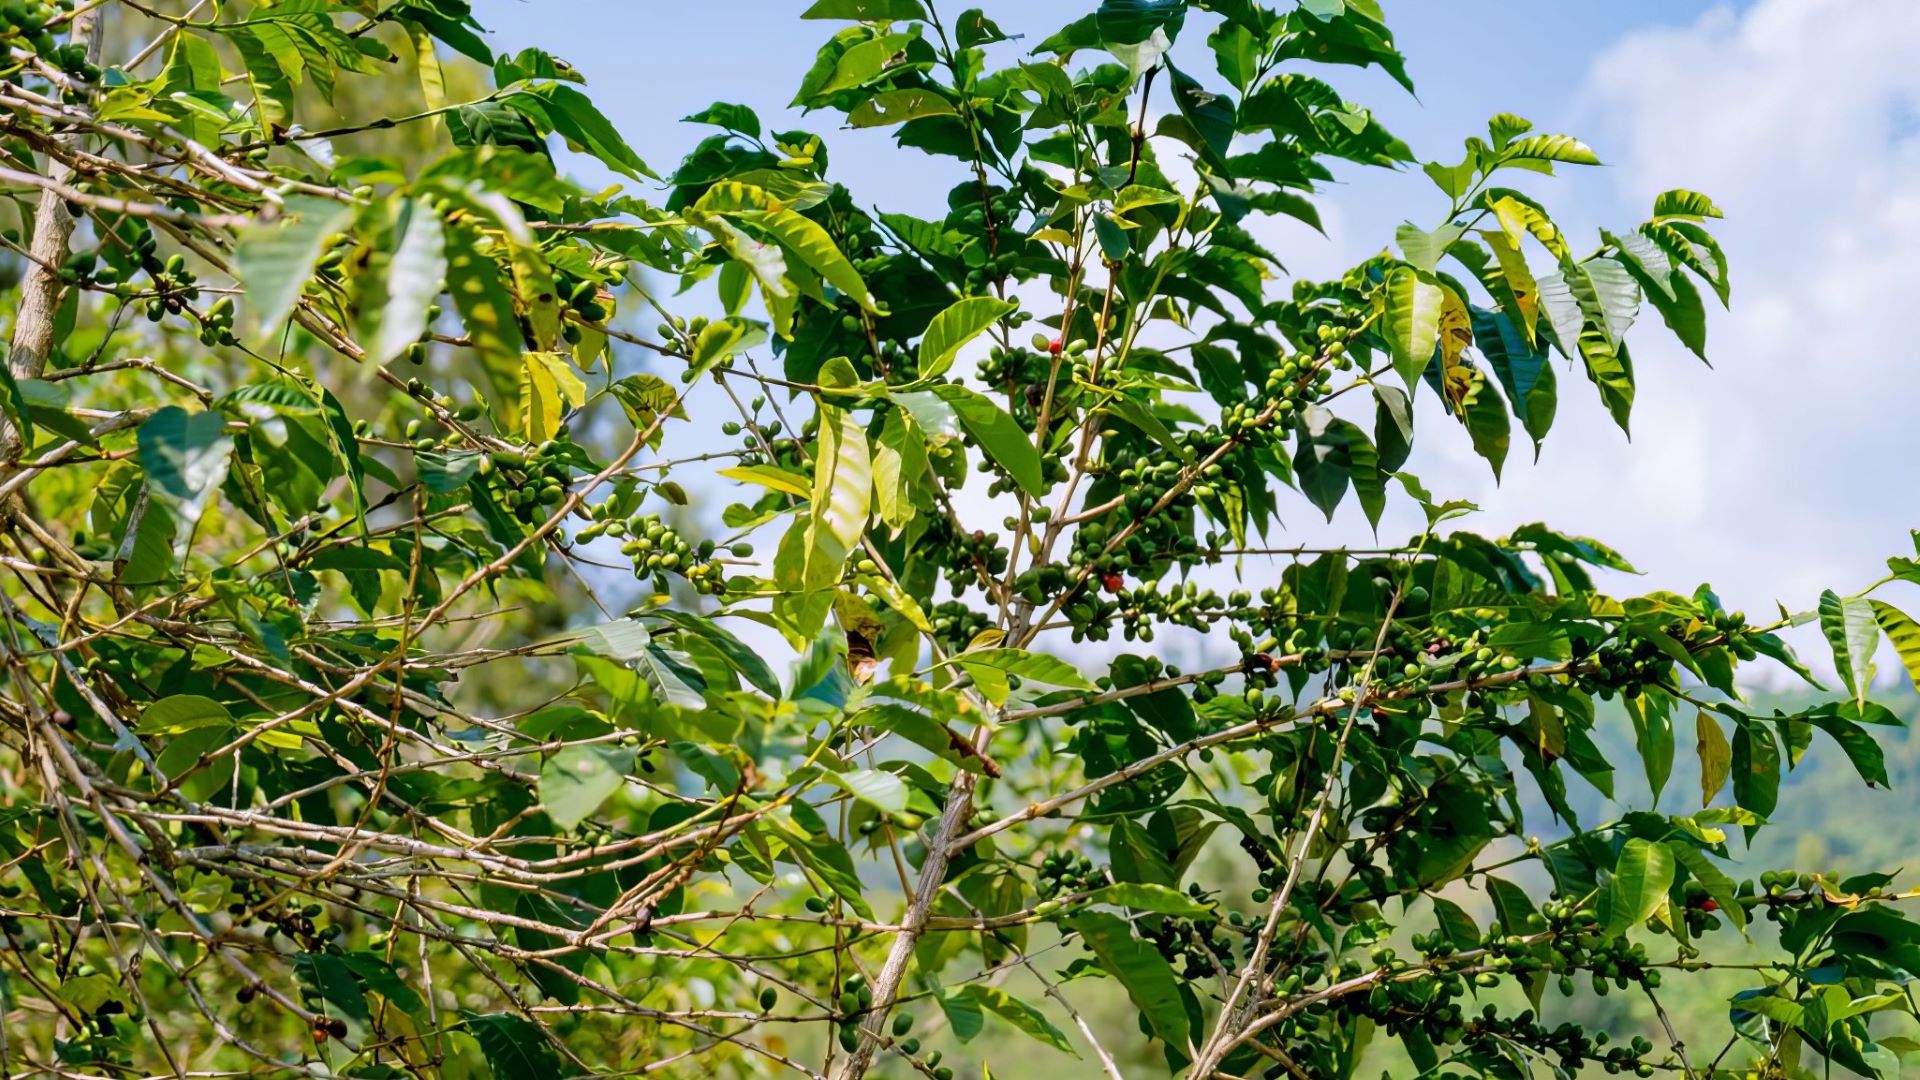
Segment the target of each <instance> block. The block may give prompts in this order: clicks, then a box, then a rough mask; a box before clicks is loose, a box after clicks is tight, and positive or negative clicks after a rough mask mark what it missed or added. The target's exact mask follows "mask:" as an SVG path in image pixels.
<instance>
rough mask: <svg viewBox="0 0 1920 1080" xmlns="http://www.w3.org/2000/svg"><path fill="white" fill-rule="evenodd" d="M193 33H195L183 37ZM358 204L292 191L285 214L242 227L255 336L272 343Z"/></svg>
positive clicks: (238, 270)
mask: <svg viewBox="0 0 1920 1080" xmlns="http://www.w3.org/2000/svg"><path fill="white" fill-rule="evenodd" d="M183 36H191V35H183ZM352 217H353V207H352V205H351V204H348V203H344V202H335V201H334V200H332V199H322V198H318V197H316V196H310V195H290V196H288V197H287V200H286V208H285V209H284V210H283V211H282V212H281V214H280V217H279V218H278V219H277V220H275V221H272V222H257V223H255V224H251V225H248V226H247V227H246V228H245V229H242V230H241V231H240V237H239V239H238V240H236V241H235V242H234V248H233V276H234V277H235V278H237V279H239V281H240V286H241V288H242V289H243V290H245V295H246V299H247V301H248V307H249V309H250V310H251V312H252V315H253V320H252V321H253V327H254V336H255V337H256V338H257V339H258V340H260V341H263V342H265V343H266V344H268V345H270V346H271V345H273V344H275V343H274V342H272V341H271V340H270V339H271V338H272V336H273V335H274V334H275V333H276V332H277V331H278V330H279V329H280V324H281V323H283V322H285V321H286V318H287V313H288V312H290V311H292V310H293V306H294V304H295V303H296V302H297V301H298V300H299V299H300V290H301V288H302V287H304V286H305V285H306V283H307V279H308V278H309V277H312V276H313V267H314V264H315V263H316V262H318V261H319V260H320V253H321V252H322V251H324V250H325V249H326V246H327V241H328V240H329V239H330V238H332V237H333V236H335V235H337V234H339V233H340V232H341V231H342V230H344V229H345V228H346V227H347V222H348V221H349V220H350V219H351V218H352Z"/></svg>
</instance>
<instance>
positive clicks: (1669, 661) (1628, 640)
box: [1574, 634, 1673, 701]
mask: <svg viewBox="0 0 1920 1080" xmlns="http://www.w3.org/2000/svg"><path fill="white" fill-rule="evenodd" d="M1574 656H1575V658H1576V659H1579V660H1580V661H1582V663H1581V665H1580V668H1579V671H1580V682H1581V683H1582V685H1584V686H1586V687H1587V688H1588V689H1591V690H1592V691H1593V692H1594V694H1595V695H1597V696H1598V697H1599V698H1600V699H1601V700H1602V701H1611V700H1613V696H1614V694H1615V693H1618V694H1619V695H1620V696H1622V697H1627V698H1635V697H1639V696H1640V692H1641V689H1642V688H1643V687H1645V686H1646V685H1647V684H1648V683H1657V682H1660V681H1662V680H1663V679H1664V678H1665V677H1666V676H1668V675H1669V674H1670V673H1671V672H1672V670H1673V658H1672V657H1671V656H1669V655H1668V654H1667V653H1666V651H1665V650H1663V649H1661V648H1660V646H1658V645H1656V644H1654V642H1653V641H1652V640H1651V639H1649V638H1647V637H1644V636H1639V635H1629V634H1621V635H1620V636H1618V637H1614V638H1610V639H1608V640H1607V641H1604V642H1602V643H1601V644H1600V646H1599V647H1598V648H1597V649H1594V650H1593V652H1592V653H1591V654H1585V655H1583V654H1582V652H1581V648H1580V646H1579V644H1577V643H1576V645H1575V647H1574Z"/></svg>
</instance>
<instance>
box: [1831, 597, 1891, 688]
mask: <svg viewBox="0 0 1920 1080" xmlns="http://www.w3.org/2000/svg"><path fill="white" fill-rule="evenodd" d="M1819 612H1820V632H1821V633H1823V634H1825V635H1826V637H1827V644H1828V645H1831V646H1832V647H1833V666H1834V670H1835V671H1837V672H1838V673H1839V675H1840V681H1841V683H1842V684H1844V685H1845V686H1846V688H1847V689H1848V690H1850V691H1852V692H1853V700H1854V704H1856V705H1859V704H1862V703H1863V702H1865V700H1866V694H1867V686H1868V685H1869V684H1870V683H1872V681H1873V654H1874V652H1875V651H1876V650H1877V649H1879V647H1880V625H1879V623H1877V622H1876V621H1874V608H1873V605H1872V604H1870V603H1868V602H1867V601H1866V600H1864V599H1861V598H1860V597H1857V596H1855V597H1849V598H1847V599H1845V600H1842V599H1841V598H1840V597H1839V596H1837V595H1835V594H1834V591H1833V590H1832V589H1828V590H1827V591H1825V592H1823V593H1821V594H1820V605H1819Z"/></svg>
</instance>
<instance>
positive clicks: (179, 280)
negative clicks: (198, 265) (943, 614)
mask: <svg viewBox="0 0 1920 1080" xmlns="http://www.w3.org/2000/svg"><path fill="white" fill-rule="evenodd" d="M141 261H142V262H143V263H144V264H145V269H146V271H147V273H148V274H149V275H151V276H152V278H153V288H154V291H155V293H157V295H156V296H154V297H153V299H151V300H148V301H147V321H148V322H159V321H160V320H161V319H164V318H166V317H167V316H168V315H178V314H180V313H181V312H182V311H185V310H186V307H187V305H188V304H190V303H192V302H193V301H195V300H198V299H200V286H199V285H197V284H195V283H194V280H195V279H194V275H193V271H192V270H189V269H188V268H187V257H186V256H185V255H182V254H180V253H179V252H175V253H174V254H172V255H169V256H167V261H166V262H164V263H162V262H160V261H159V260H158V259H156V258H155V257H154V256H153V255H151V254H143V255H142V257H141Z"/></svg>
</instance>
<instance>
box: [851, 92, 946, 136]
mask: <svg viewBox="0 0 1920 1080" xmlns="http://www.w3.org/2000/svg"><path fill="white" fill-rule="evenodd" d="M952 115H954V108H953V103H952V102H950V101H948V100H947V99H946V98H943V97H941V96H940V95H939V94H936V93H934V92H933V91H932V90H927V89H923V88H916V89H912V90H888V91H887V92H885V93H883V94H875V95H873V96H872V97H870V98H868V99H867V100H865V101H863V102H861V103H860V104H859V105H858V106H857V107H856V108H855V109H854V110H853V111H852V112H850V113H848V114H847V123H848V124H849V125H851V126H853V127H857V128H867V127H885V126H888V125H891V124H904V123H906V122H907V121H909V120H919V119H921V118H922V117H927V116H952Z"/></svg>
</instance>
